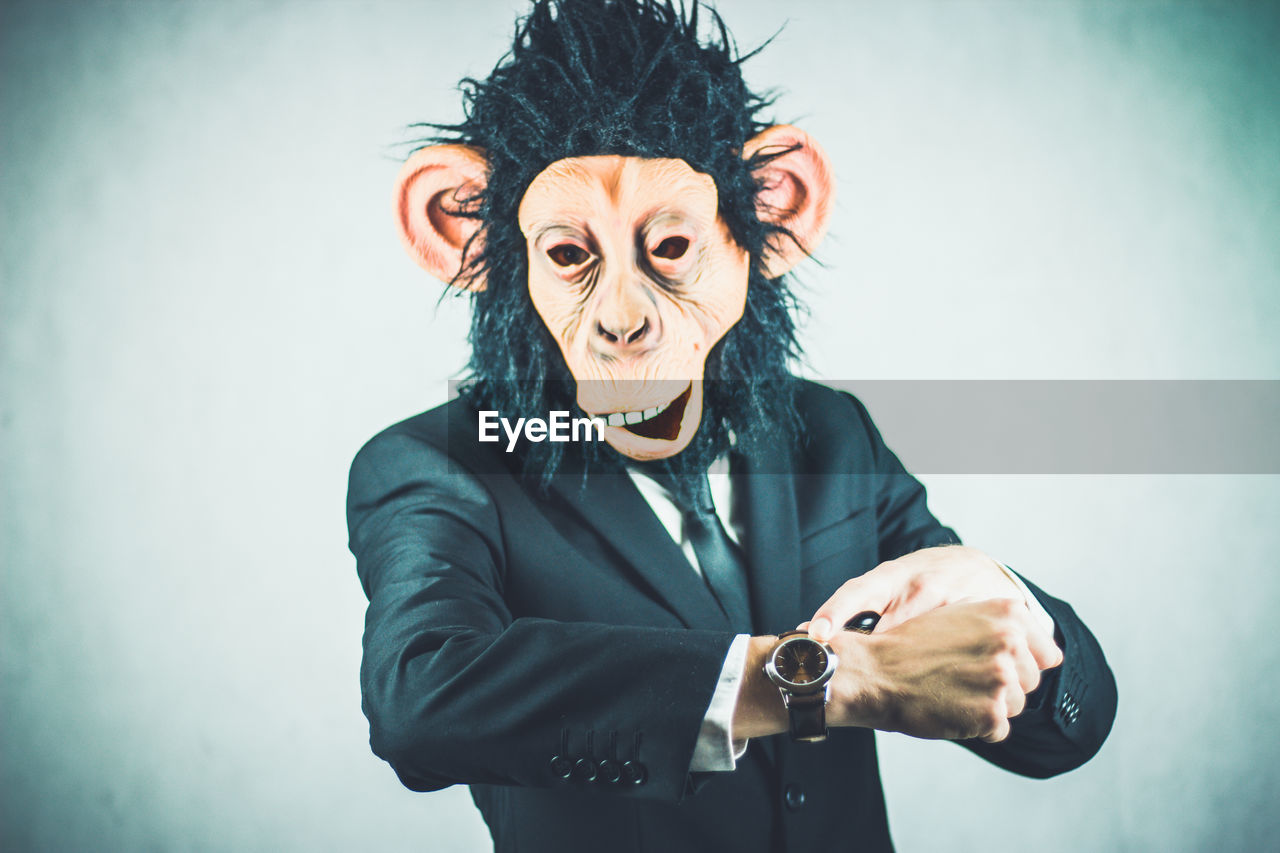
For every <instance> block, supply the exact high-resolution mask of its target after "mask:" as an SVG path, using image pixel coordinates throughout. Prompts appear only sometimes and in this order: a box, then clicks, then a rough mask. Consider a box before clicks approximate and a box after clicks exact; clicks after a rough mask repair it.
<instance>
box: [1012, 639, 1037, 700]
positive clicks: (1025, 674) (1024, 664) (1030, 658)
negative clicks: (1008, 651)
mask: <svg viewBox="0 0 1280 853" xmlns="http://www.w3.org/2000/svg"><path fill="white" fill-rule="evenodd" d="M1013 665H1014V668H1015V670H1016V672H1017V674H1018V688H1019V689H1020V690H1021V691H1022V693H1023V694H1024V695H1025V694H1027V693H1030V692H1031V691H1032V690H1035V689H1036V688H1037V687H1039V686H1040V665H1039V664H1038V663H1037V662H1036V659H1035V656H1034V655H1032V654H1031V649H1030V648H1029V647H1028V646H1026V645H1024V644H1022V643H1019V644H1017V646H1016V647H1015V648H1014V650H1013Z"/></svg>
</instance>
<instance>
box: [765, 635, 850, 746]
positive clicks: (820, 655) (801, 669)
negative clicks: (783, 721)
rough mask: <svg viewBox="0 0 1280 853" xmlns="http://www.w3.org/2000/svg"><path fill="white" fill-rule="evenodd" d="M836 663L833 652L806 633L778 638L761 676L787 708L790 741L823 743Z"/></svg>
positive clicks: (838, 660)
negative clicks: (766, 680) (776, 692)
mask: <svg viewBox="0 0 1280 853" xmlns="http://www.w3.org/2000/svg"><path fill="white" fill-rule="evenodd" d="M839 663H840V659H839V658H838V657H837V656H836V653H835V650H834V649H832V648H831V647H830V646H829V645H827V644H826V643H823V642H819V641H818V640H815V639H813V638H812V637H810V636H809V632H808V631H788V632H787V633H785V634H781V635H779V636H778V644H777V645H776V646H774V647H773V651H771V652H769V658H768V660H766V661H765V664H764V672H765V675H767V676H769V680H770V681H772V682H773V683H774V684H776V685H778V692H780V693H781V694H782V702H783V704H784V705H786V706H787V713H788V715H789V716H790V717H791V739H792V740H802V741H810V742H816V741H821V740H826V739H827V697H828V696H829V695H830V693H831V684H830V682H831V676H833V675H835V672H836V666H837V665H838V664H839Z"/></svg>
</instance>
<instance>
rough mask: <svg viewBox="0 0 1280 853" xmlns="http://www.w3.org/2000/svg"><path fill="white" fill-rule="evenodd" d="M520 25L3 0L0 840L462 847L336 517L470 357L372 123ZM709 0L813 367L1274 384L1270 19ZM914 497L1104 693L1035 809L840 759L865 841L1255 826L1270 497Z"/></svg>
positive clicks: (389, 131)
mask: <svg viewBox="0 0 1280 853" xmlns="http://www.w3.org/2000/svg"><path fill="white" fill-rule="evenodd" d="M522 5H523V4H522V3H519V2H516V0H494V2H469V3H466V4H463V3H454V2H447V3H446V2H414V3H408V2H404V3H395V2H386V0H379V1H378V2H373V0H371V2H354V0H352V2H337V0H329V1H328V2H301V0H295V2H271V3H267V2H253V3H250V2H235V1H234V0H228V2H219V3H205V4H197V3H178V2H134V3H73V4H61V3H25V4H24V3H18V4H14V3H6V4H5V5H4V7H3V13H2V14H3V18H2V24H3V25H2V26H0V38H2V42H0V45H2V53H0V95H2V98H3V100H2V101H0V138H2V144H3V148H2V150H0V188H2V193H3V203H4V226H3V229H0V247H2V248H3V253H2V259H0V260H2V265H0V285H2V290H0V299H2V302H0V308H2V310H3V314H2V320H3V327H2V334H0V357H2V362H0V365H2V367H0V383H2V384H0V439H2V442H3V443H2V445H0V447H2V450H0V465H2V468H0V496H2V500H3V504H2V505H0V536H2V537H3V539H2V541H0V559H2V560H3V575H2V577H3V587H2V589H0V632H2V633H0V663H2V666H3V669H2V677H3V697H2V705H0V710H2V717H0V744H2V748H3V753H2V755H0V785H2V786H3V787H2V788H0V846H3V847H4V848H5V849H8V850H26V849H39V850H90V849H92V850H140V849H164V850H219V851H221V850H237V851H239V850H354V849H381V850H438V851H454V850H458V851H467V850H479V849H483V848H484V847H485V842H486V838H487V836H486V835H485V832H484V829H483V826H482V825H481V824H480V821H479V818H478V816H475V815H474V813H473V812H471V811H469V809H470V806H469V801H468V798H467V795H466V792H465V790H463V789H452V790H450V791H447V792H442V793H439V794H433V795H427V796H424V795H415V794H411V793H409V792H408V791H405V790H403V789H401V788H400V787H399V785H398V783H397V782H396V781H395V778H394V776H393V775H392V774H391V772H390V771H389V770H388V769H387V768H386V767H385V766H383V765H382V764H381V763H380V762H378V761H377V760H376V759H374V758H373V756H372V755H371V754H370V753H369V752H368V749H367V745H366V728H365V722H364V719H363V717H362V716H361V714H360V708H359V691H358V686H357V680H356V671H357V667H358V664H359V645H360V644H359V638H360V631H361V620H362V615H363V598H362V595H361V592H360V588H359V586H358V584H357V582H356V578H355V572H354V561H353V560H352V558H351V557H350V555H349V554H348V553H347V552H346V550H345V540H346V536H345V529H344V521H343V514H342V506H343V496H344V490H345V477H346V470H347V465H348V463H349V461H350V458H351V456H352V455H353V453H354V452H355V450H356V449H357V448H358V446H359V445H360V444H361V443H362V442H363V441H364V440H365V439H366V438H368V437H369V436H370V435H372V434H373V433H374V432H375V431H377V430H378V429H380V428H381V427H382V426H384V425H386V424H388V423H391V422H392V421H395V420H398V419H400V418H401V417H404V416H407V415H409V414H412V413H414V412H417V411H420V410H422V409H424V408H427V407H430V406H432V405H435V404H436V403H438V402H441V401H442V400H443V399H444V398H445V396H446V384H445V383H446V379H447V378H448V377H450V376H452V375H456V373H457V372H458V371H459V370H460V368H461V367H462V366H463V364H464V361H465V357H466V346H465V340H464V335H465V330H466V323H467V306H466V304H465V302H463V301H459V300H446V301H444V302H443V303H440V304H437V297H438V294H439V288H438V287H437V286H436V285H435V284H434V283H433V282H431V281H429V280H427V279H426V278H425V276H424V275H423V274H421V273H420V272H419V271H418V270H417V268H416V267H414V266H413V265H412V264H411V263H410V262H409V261H408V260H407V259H406V258H405V257H404V256H403V255H402V253H401V250H400V249H399V247H398V244H397V241H396V238H395V236H394V234H393V231H392V225H391V218H390V214H389V196H390V186H391V181H392V178H393V176H394V174H395V171H396V168H397V161H398V160H399V158H400V157H402V156H403V154H404V153H405V152H406V151H407V147H406V146H404V145H401V144H399V143H402V142H404V141H406V140H408V139H410V138H411V137H412V133H411V132H410V131H408V130H407V129H406V125H407V124H409V123H410V122H413V121H419V120H432V119H434V120H450V119H453V118H456V117H457V116H458V109H459V108H458V97H457V93H456V92H455V91H454V86H455V84H456V81H457V80H458V79H459V78H460V77H462V76H463V75H464V74H468V73H470V74H477V75H483V74H485V73H486V72H487V70H488V69H489V68H490V67H491V66H492V64H493V62H494V61H495V60H496V59H497V57H498V56H499V55H500V54H501V53H502V52H503V51H504V49H505V46H506V44H507V39H508V37H509V32H510V29H511V24H512V21H513V19H514V15H515V11H516V10H517V9H520V8H522ZM720 6H721V9H722V11H723V12H724V14H725V15H726V17H727V18H728V20H729V23H730V25H731V26H732V27H733V28H734V30H735V32H736V34H737V35H738V37H739V40H740V41H741V42H742V43H743V44H744V45H748V46H754V44H756V43H757V42H759V41H760V40H761V39H762V38H764V37H766V36H767V35H769V34H770V33H772V32H773V31H774V30H775V29H776V28H777V27H778V26H779V25H781V24H782V23H783V22H784V20H786V19H789V21H790V22H789V24H788V25H787V27H786V29H784V30H783V31H782V33H781V35H779V36H778V38H777V39H776V41H775V42H774V44H773V45H772V46H771V47H770V48H769V49H768V50H766V51H765V52H764V54H762V55H761V56H760V57H759V58H757V59H755V60H752V61H751V62H750V63H749V65H748V66H747V70H748V75H749V79H750V80H751V81H752V82H753V83H754V84H755V85H756V86H761V87H763V86H768V85H780V86H782V87H783V97H782V100H781V101H780V103H779V106H778V108H777V112H778V116H779V117H780V118H782V119H786V120H795V121H796V122H798V123H800V124H802V125H804V126H805V127H806V128H807V129H809V130H810V131H811V132H813V133H814V134H815V135H816V136H817V137H818V138H819V139H820V140H821V141H822V142H823V143H824V145H825V146H826V148H827V149H828V151H829V153H830V154H831V156H832V158H833V159H834V161H835V163H836V167H837V174H838V178H839V188H840V193H841V196H840V198H841V201H840V204H839V207H838V210H837V213H836V219H835V223H834V226H833V228H832V237H831V239H830V240H829V241H828V243H827V244H826V245H825V247H824V249H823V251H822V258H823V260H824V261H825V262H826V264H827V266H826V268H825V269H824V268H818V267H816V266H810V267H809V268H808V269H807V270H806V271H805V273H804V282H805V286H806V287H805V293H806V295H807V298H808V301H809V303H810V305H811V306H812V308H813V316H812V319H811V321H810V322H808V324H807V327H806V331H805V336H804V338H805V341H806V343H807V345H808V348H809V353H810V364H809V366H808V372H810V373H811V374H813V375H816V376H820V377H827V378H831V379H850V378H927V379H947V378H983V379H990V378H997V379H998V378H1030V379H1035V378H1046V379H1047V378H1091V379H1092V378H1099V379H1106V378H1126V379H1134V378H1165V379H1167V378H1196V379H1217V378H1257V379H1280V345H1278V343H1277V332H1276V330H1277V327H1278V321H1280V239H1278V235H1280V59H1278V58H1277V56H1278V53H1277V51H1276V50H1275V46H1276V44H1278V43H1280V13H1278V11H1277V7H1276V5H1275V4H1264V3H1258V4H1252V3H1223V2H1211V3H1201V4H1195V3H1176V4H1175V3H1169V4H1165V3H1155V2H1137V3H1127V4H1120V3H1116V4H1097V3H1086V2H1040V3H1013V2H1008V3H975V2H928V3H925V2H912V3H890V2H884V3H852V2H850V3H835V2H828V3H822V2H816V0H808V2H800V0H796V2H791V3H788V4H777V3H769V2H764V0H723V2H721V4H720ZM1189 404H1194V401H1189ZM888 439H889V441H890V443H892V441H893V436H888ZM907 462H908V463H910V460H909V459H908V460H907ZM926 479H927V482H928V483H929V484H930V486H931V488H932V490H933V506H934V509H935V511H936V512H937V513H938V514H939V515H940V516H941V517H943V518H944V519H945V520H946V521H948V522H950V523H952V524H954V525H955V526H956V527H957V528H958V529H959V530H960V531H961V532H962V533H964V534H966V536H967V538H968V540H969V541H970V542H972V543H974V544H977V545H979V546H982V547H985V548H987V549H988V550H991V551H992V552H994V553H996V554H998V555H1000V556H1001V557H1002V558H1004V559H1005V560H1007V561H1008V562H1010V563H1012V564H1013V565H1015V566H1017V567H1019V568H1020V569H1022V570H1023V571H1025V572H1026V573H1027V574H1029V575H1030V576H1032V577H1033V578H1035V579H1036V580H1038V581H1039V582H1040V583H1041V584H1042V585H1043V586H1045V587H1046V588H1048V589H1050V590H1053V591H1055V592H1056V593H1058V594H1059V595H1062V596H1064V597H1066V598H1068V599H1070V600H1071V601H1072V602H1073V603H1074V604H1076V606H1077V609H1078V610H1079V611H1080V612H1081V614H1082V615H1083V616H1084V617H1085V618H1086V620H1087V621H1088V622H1089V623H1090V625H1091V626H1092V627H1093V628H1094V630H1095V632H1096V633H1097V634H1098V636H1099V637H1100V638H1101V640H1102V642H1103V644H1104V647H1105V648H1106V649H1107V651H1108V653H1109V656H1110V659H1111V662H1112V664H1113V666H1114V668H1115V671H1116V675H1117V678H1118V680H1119V684H1120V695H1121V704H1120V715H1119V718H1118V720H1117V723H1116V727H1115V731H1114V733H1113V735H1112V737H1111V740H1110V741H1109V743H1108V744H1107V746H1106V747H1105V748H1104V750H1103V752H1102V753H1101V755H1100V756H1099V757H1098V758H1097V759H1096V760H1095V761H1094V762H1092V763H1091V764H1090V765H1087V766H1086V767H1085V768H1083V769H1081V770H1079V771H1077V772H1075V773H1072V774H1069V775H1068V776H1066V777H1063V778H1059V779H1055V780H1051V781H1047V782H1034V781H1029V780H1023V779H1019V778H1017V777H1013V776H1009V775H1006V774H1003V773H1002V772H1000V771H997V770H995V769H993V768H990V767H987V766H985V765H984V764H982V763H981V762H979V761H977V760H975V759H973V758H971V757H970V756H968V755H967V754H966V753H964V752H963V751H962V750H959V749H956V748H954V747H951V746H948V745H945V744H937V743H922V742H913V741H909V740H907V739H905V738H899V737H885V738H882V744H883V772H884V776H885V779H886V785H887V789H888V796H889V804H890V811H891V813H892V814H891V817H892V825H893V828H894V833H895V837H896V839H897V841H898V844H899V846H900V847H901V848H902V849H903V850H906V851H916V850H956V851H967V850H1010V851H1013V850H1026V849H1034V850H1037V851H1039V853H1053V851H1072V853H1076V851H1092V850H1099V851H1101V850H1107V851H1111V850H1133V851H1140V850H1159V851H1197V850H1204V849H1208V848H1210V847H1212V848H1214V849H1218V850H1224V851H1226V850H1240V851H1249V850H1258V849H1262V848H1264V847H1265V846H1266V845H1267V844H1268V843H1270V842H1271V840H1273V839H1274V837H1275V835H1276V832H1277V831H1278V830H1280V818H1278V817H1277V816H1276V813H1275V810H1274V802H1273V797H1274V795H1275V792H1276V791H1277V790H1280V769H1278V768H1280V738H1277V737H1276V736H1275V726H1274V723H1275V711H1274V709H1275V708H1276V707H1277V705H1280V688H1277V686H1276V685H1277V684H1280V643H1277V642H1276V640H1275V635H1274V631H1273V630H1272V628H1273V623H1274V613H1275V611H1276V608H1277V606H1278V605H1280V581H1278V580H1277V577H1278V575H1280V573H1277V571H1276V568H1277V557H1276V554H1277V553H1278V552H1280V530H1278V529H1277V523H1276V520H1277V519H1278V518H1280V482H1278V478H1277V477H1276V476H1186V477H1175V476H1162V477H1156V476H1149V477H1141V476H1130V477H1096V476H1094V477H1086V476H1080V477H1004V478H997V477H928V478H926Z"/></svg>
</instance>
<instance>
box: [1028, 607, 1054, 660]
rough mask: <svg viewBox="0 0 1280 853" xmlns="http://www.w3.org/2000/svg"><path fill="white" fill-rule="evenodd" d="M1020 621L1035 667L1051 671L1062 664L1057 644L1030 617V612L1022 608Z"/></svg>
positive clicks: (1033, 618)
mask: <svg viewBox="0 0 1280 853" xmlns="http://www.w3.org/2000/svg"><path fill="white" fill-rule="evenodd" d="M1019 615H1020V617H1021V618H1020V621H1021V622H1022V624H1023V625H1024V626H1025V628H1026V633H1027V648H1028V649H1029V650H1030V651H1031V656H1032V657H1033V658H1035V661H1036V666H1037V667H1039V668H1040V669H1053V668H1054V667H1055V666H1059V665H1060V664H1061V663H1062V649H1060V648H1058V644H1057V643H1055V642H1054V641H1053V637H1050V636H1049V635H1048V634H1047V633H1045V630H1044V628H1043V627H1041V625H1040V623H1039V622H1037V621H1036V620H1035V617H1033V616H1032V615H1031V611H1030V610H1028V609H1027V608H1025V607H1023V608H1021V611H1020V614H1019Z"/></svg>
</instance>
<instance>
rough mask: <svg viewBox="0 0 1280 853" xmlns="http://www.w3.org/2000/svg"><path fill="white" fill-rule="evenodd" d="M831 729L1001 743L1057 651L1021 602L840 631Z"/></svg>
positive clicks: (957, 607)
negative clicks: (866, 631) (858, 630)
mask: <svg viewBox="0 0 1280 853" xmlns="http://www.w3.org/2000/svg"><path fill="white" fill-rule="evenodd" d="M831 645H832V646H833V647H834V648H835V650H836V653H837V654H839V655H840V668H839V669H838V670H837V671H836V674H835V676H834V677H833V678H832V680H831V700H830V703H829V705H828V711H827V713H828V720H829V721H830V724H831V725H854V726H868V727H871V728H876V729H883V730H885V731H897V732H903V733H905V734H909V735H912V736H913V737H920V738H948V739H959V738H973V737H980V738H982V739H983V740H986V741H992V742H994V741H999V740H1004V738H1006V737H1008V735H1009V718H1010V717H1016V716H1017V715H1018V714H1020V713H1021V712H1022V709H1023V708H1024V707H1025V705H1026V698H1027V694H1028V693H1030V692H1031V691H1032V690H1034V689H1035V688H1036V685H1038V684H1039V683H1040V670H1041V669H1047V668H1049V667H1052V666H1057V665H1058V664H1059V663H1061V662H1062V652H1061V651H1060V650H1059V649H1058V647H1057V646H1056V645H1054V643H1053V641H1052V640H1051V639H1049V638H1048V637H1046V636H1045V634H1044V631H1043V630H1041V629H1040V627H1039V626H1037V625H1036V624H1035V620H1034V619H1032V617H1031V614H1030V612H1029V611H1028V610H1027V608H1026V607H1025V606H1024V605H1023V604H1022V602H1020V601H1016V600H1013V599H1009V598H1000V599H989V600H986V601H967V602H960V603H957V604H951V605H948V606H945V607H939V608H936V609H934V610H930V611H928V612H927V613H924V614H922V615H920V616H917V617H915V618H914V619H910V620H908V621H906V622H900V623H899V624H897V625H894V626H891V627H890V628H889V629H888V630H882V629H881V628H879V627H877V629H876V632H875V633H874V634H871V635H870V636H867V635H862V634H855V633H852V632H838V633H837V635H836V636H835V637H833V638H832V640H831Z"/></svg>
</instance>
